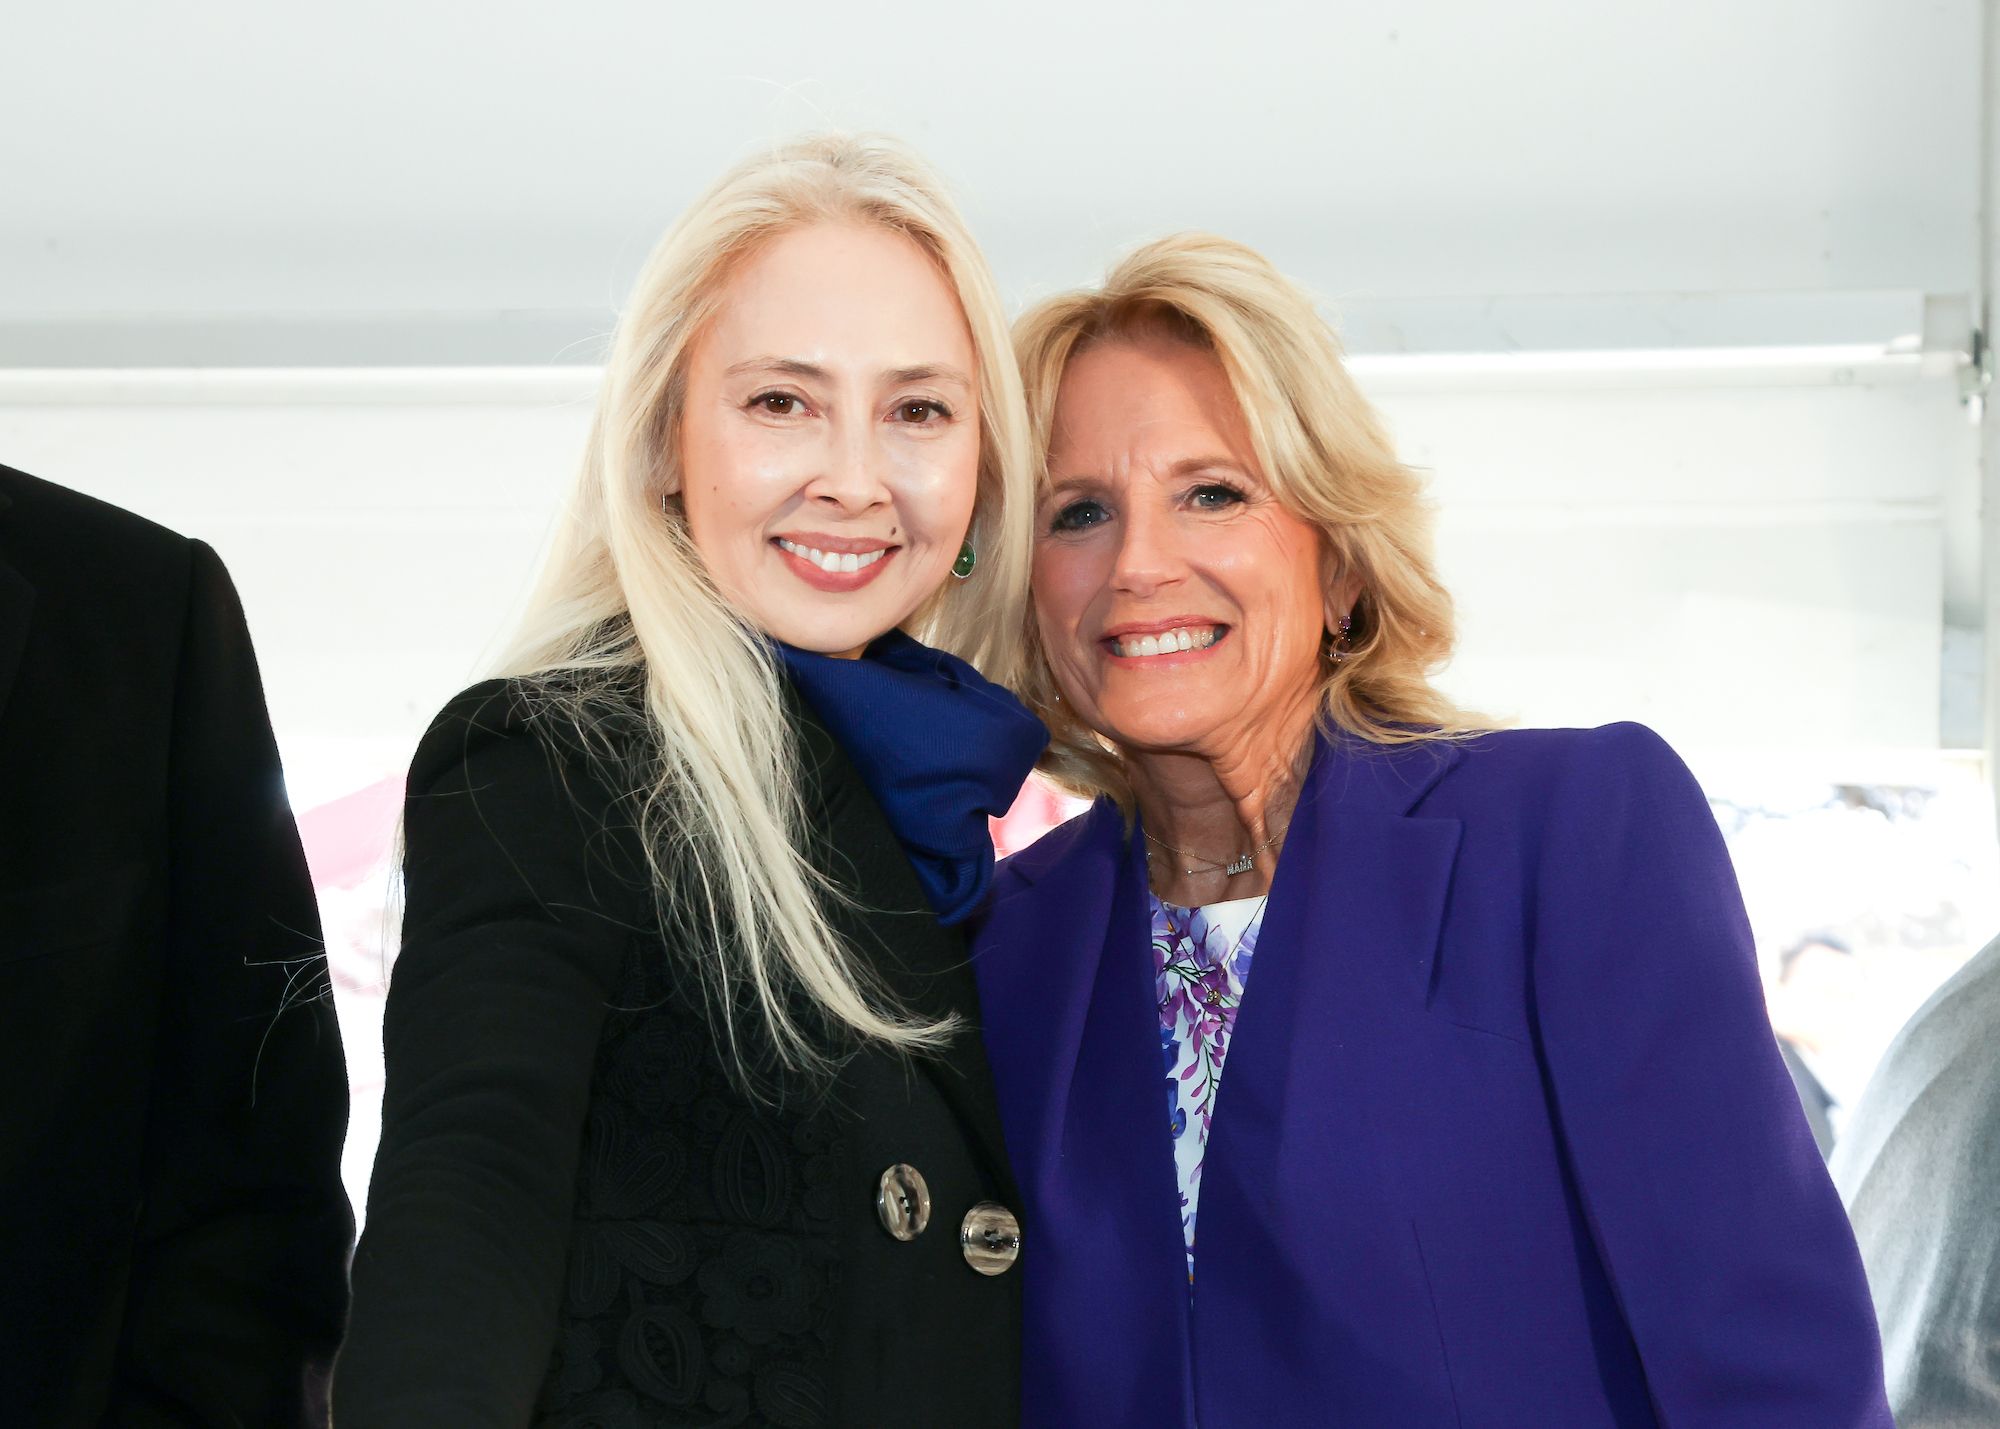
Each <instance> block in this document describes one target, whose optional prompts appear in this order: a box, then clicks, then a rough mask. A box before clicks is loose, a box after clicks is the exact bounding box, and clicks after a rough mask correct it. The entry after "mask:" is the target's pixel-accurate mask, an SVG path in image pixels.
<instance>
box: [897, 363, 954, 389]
mask: <svg viewBox="0 0 2000 1429" xmlns="http://www.w3.org/2000/svg"><path fill="white" fill-rule="evenodd" d="M882 375H883V376H884V377H887V378H888V379H889V381H890V382H891V383H892V384H901V383H904V382H956V383H957V384H958V385H959V386H961V387H968V388H969V387H971V386H972V379H971V378H970V377H968V376H966V375H965V374H964V373H963V372H960V371H959V370H958V369H957V368H956V367H953V366H951V365H950V364H948V363H943V362H926V363H920V364H918V365H917V366H915V367H892V368H890V369H889V370H888V371H887V372H885V373H883V374H882Z"/></svg>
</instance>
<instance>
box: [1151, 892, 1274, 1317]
mask: <svg viewBox="0 0 2000 1429" xmlns="http://www.w3.org/2000/svg"><path fill="white" fill-rule="evenodd" d="M1148 898H1149V899H1150V901H1151V904H1152V913H1153V973H1154V979H1155V982H1154V986H1155V990H1156V991H1157V993H1158V995H1159V1002H1160V1056H1161V1059H1162V1060H1163V1061H1164V1062H1165V1063H1166V1077H1167V1115H1168V1118H1169V1123H1168V1124H1169V1125H1170V1126H1171V1127H1172V1129H1173V1135H1174V1169H1175V1172H1176V1176H1177V1179H1178V1180H1179V1182H1180V1193H1181V1233H1182V1234H1183V1235H1184V1236H1185V1237H1186V1239H1187V1258H1188V1283H1189V1284H1190V1285H1192V1284H1193V1283H1194V1216H1195V1207H1196V1203H1197V1202H1198V1201H1199V1199H1200V1197H1201V1163H1202V1159H1203V1157H1204V1155H1205V1154H1206V1153H1207V1150H1208V1129H1209V1124H1210V1123H1211V1122H1212V1121H1213V1120H1214V1118H1215V1097H1216V1091H1217V1088H1218V1087H1220V1085H1221V1083H1222V1062H1223V1058H1224V1057H1225V1056H1226V1055H1227V1054H1228V1052H1229V1039H1230V1034H1231V1033H1232V1032H1233V1031H1234V1030H1235V1027H1236V1008H1237V1004H1238V1003H1240V1002H1241V1001H1242V998H1243V984H1244V983H1245V982H1246V981H1248V980H1249V977H1250V963H1251V960H1252V959H1253V958H1254V957H1255V956H1256V952H1257V930H1258V929H1259V928H1260V927H1261V926H1262V925H1263V922H1264V899H1262V898H1232V899H1229V900H1227V901H1225V902H1221V903H1211V904H1209V905H1208V906H1207V907H1205V908H1182V907H1181V906H1179V905H1178V904H1174V903H1166V902H1162V901H1161V900H1160V899H1159V898H1158V897H1155V896H1153V895H1151V894H1149V895H1148Z"/></svg>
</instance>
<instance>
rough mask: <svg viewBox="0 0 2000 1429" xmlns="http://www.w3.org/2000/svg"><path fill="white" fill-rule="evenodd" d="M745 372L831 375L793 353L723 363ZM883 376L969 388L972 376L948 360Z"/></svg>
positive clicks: (731, 371)
mask: <svg viewBox="0 0 2000 1429" xmlns="http://www.w3.org/2000/svg"><path fill="white" fill-rule="evenodd" d="M746 372H775V373H782V374H783V375H785V376H787V377H805V378H811V379H812V380H814V381H819V382H824V381H826V380H827V379H829V378H830V377H832V376H833V374H832V373H831V372H829V371H828V370H827V369H826V368H824V367H822V366H820V365H819V364H818V363H816V362H806V361H804V360H802V359H800V358H796V357H753V358H750V359H749V360H748V361H746V362H738V363H733V364H732V365H730V366H728V367H725V368H724V369H723V371H722V375H723V376H725V377H740V376H742V375H743V374H744V373H746ZM882 376H883V378H884V380H886V381H887V382H888V383H889V384H891V385H892V386H900V385H901V384H903V383H905V382H956V383H957V384H958V385H959V386H961V387H965V388H970V387H971V386H972V379H971V378H970V377H968V376H966V375H965V374H964V373H963V372H961V371H959V370H958V369H957V368H956V367H953V366H952V365H951V364H949V363H945V362H924V363H919V364H917V365H916V366H914V367H891V368H889V369H887V370H886V371H884V372H883V374H882Z"/></svg>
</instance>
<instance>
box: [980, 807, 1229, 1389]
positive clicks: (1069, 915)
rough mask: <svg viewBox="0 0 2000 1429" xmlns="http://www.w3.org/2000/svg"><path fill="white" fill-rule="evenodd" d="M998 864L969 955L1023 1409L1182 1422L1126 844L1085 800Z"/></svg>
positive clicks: (1180, 1320)
mask: <svg viewBox="0 0 2000 1429" xmlns="http://www.w3.org/2000/svg"><path fill="white" fill-rule="evenodd" d="M1014 870H1015V873H1014V876H1013V877H1011V878H1010V879H1009V880H1008V883H1009V884H1011V885H1012V886H1011V888H1009V890H1008V891H1007V892H1006V893H1005V894H1003V896H1002V897H1000V898H999V899H998V900H996V902H995V904H994V906H993V907H992V909H991V910H989V913H988V916H987V919H986V921H985V923H984V924H983V926H982V927H981V930H980V933H979V939H978V954H977V956H976V959H975V968H976V971H977V972H978V975H979V980H980V988H981V995H982V1002H983V1005H984V1007H985V1012H986V1040H987V1049H988V1055H989V1059H990V1060H991V1062H992V1065H993V1074H994V1078H995V1081H996V1083H997V1084H998V1086H999V1090H1000V1101H1001V1111H1002V1115H1003V1117H1004V1119H1005V1125H1006V1131H1007V1142H1008V1145H1009V1147H1010V1148H1012V1150H1013V1152H1014V1158H1015V1165H1016V1169H1017V1171H1018V1172H1019V1174H1020V1177H1021V1183H1022V1184H1021V1189H1022V1192H1023V1195H1024V1197H1025V1207H1026V1212H1027V1214H1026V1217H1025V1224H1024V1230H1023V1238H1024V1244H1023V1249H1022V1270H1023V1273H1024V1275H1025V1277H1026V1284H1025V1286H1024V1294H1025V1297H1026V1305H1025V1312H1026V1322H1025V1326H1024V1332H1023V1333H1024V1339H1023V1345H1022V1353H1023V1362H1024V1363H1025V1364H1027V1365H1028V1366H1030V1369H1029V1371H1028V1373H1027V1374H1026V1376H1025V1378H1024V1382H1023V1389H1022V1393H1023V1400H1022V1422H1023V1423H1024V1424H1028V1425H1068V1424H1075V1423H1092V1424H1155V1425H1163V1426H1172V1425H1179V1424H1184V1423H1186V1422H1188V1421H1187V1412H1188V1409H1189V1407H1190V1403H1191V1400H1190V1393H1189V1390H1190V1380H1189V1365H1190V1359H1189V1354H1188V1345H1187V1314H1186V1306H1187V1273H1186V1261H1185V1258H1184V1255H1183V1252H1182V1245H1181V1227H1180V1204H1179V1197H1178V1195H1177V1193H1176V1191H1175V1188H1174V1168H1173V1144H1172V1139H1171V1136H1170V1133H1169V1130H1168V1125H1167V1089H1166V1086H1165V1084H1164V1071H1163V1067H1162V1064H1161V1060H1160V1033H1159V1015H1158V1010H1157V1002H1156V998H1155V993H1154V988H1153V970H1152V963H1151V959H1150V957H1149V955H1148V951H1147V949H1148V947H1149V942H1150V939H1149V933H1148V918H1147V909H1146V898H1145V890H1146V880H1145V868H1144V860H1143V855H1142V854H1141V853H1140V851H1139V845H1138V841H1137V838H1136V836H1135V835H1129V834H1128V833H1127V832H1126V830H1125V827H1124V823H1123V820H1122V818H1121V817H1120V815H1119V813H1118V810H1117V809H1116V808H1115V807H1114V806H1112V805H1111V804H1109V803H1108V802H1100V803H1099V804H1097V805H1096V806H1094V807H1093V808H1092V809H1091V811H1090V812H1089V813H1087V814H1085V815H1084V816H1082V817H1081V818H1080V819H1077V820H1075V821H1073V822H1072V823H1070V824H1068V825H1065V826H1064V827H1063V828H1061V829H1059V830H1057V831H1056V832H1054V833H1052V834H1050V835H1048V836H1047V837H1046V838H1045V839H1044V840H1043V841H1042V842H1041V843H1039V844H1037V845H1035V846H1034V847H1033V848H1032V849H1030V850H1028V851H1027V852H1026V853H1024V854H1022V855H1021V856H1020V857H1019V858H1018V859H1017V860H1016V862H1015V865H1014Z"/></svg>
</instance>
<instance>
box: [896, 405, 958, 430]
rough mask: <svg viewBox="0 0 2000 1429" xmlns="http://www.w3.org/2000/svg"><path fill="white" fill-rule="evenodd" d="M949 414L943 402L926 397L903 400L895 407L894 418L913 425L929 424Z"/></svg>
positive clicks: (943, 418) (939, 420)
mask: <svg viewBox="0 0 2000 1429" xmlns="http://www.w3.org/2000/svg"><path fill="white" fill-rule="evenodd" d="M949 416H951V413H950V412H948V411H946V410H945V408H944V404H943V403H941V402H933V401H931V400H929V399H928V398H926V399H924V400H923V401H919V402H904V403H902V404H901V405H899V406H898V407H897V408H896V420H897V421H899V422H904V423H907V424H908V425H910V426H913V427H923V426H931V425H933V424H935V423H937V422H941V421H943V420H945V419H946V418H947V417H949Z"/></svg>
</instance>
